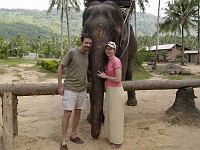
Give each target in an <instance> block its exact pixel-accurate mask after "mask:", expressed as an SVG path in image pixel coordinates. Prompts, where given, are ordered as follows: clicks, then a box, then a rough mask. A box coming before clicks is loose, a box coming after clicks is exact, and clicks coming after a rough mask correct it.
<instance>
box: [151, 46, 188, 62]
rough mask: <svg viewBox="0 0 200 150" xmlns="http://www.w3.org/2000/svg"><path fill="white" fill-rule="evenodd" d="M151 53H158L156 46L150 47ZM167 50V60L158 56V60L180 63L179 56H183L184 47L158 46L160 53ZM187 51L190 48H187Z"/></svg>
mask: <svg viewBox="0 0 200 150" xmlns="http://www.w3.org/2000/svg"><path fill="white" fill-rule="evenodd" d="M149 50H151V51H153V52H155V51H156V46H152V47H150V49H149ZM163 50H167V52H168V53H167V56H166V58H163V57H162V56H159V55H158V60H159V61H173V62H176V61H179V60H178V59H177V55H181V51H182V46H181V45H180V44H176V43H175V44H164V45H158V53H159V52H160V51H163ZM185 50H189V49H188V48H185Z"/></svg>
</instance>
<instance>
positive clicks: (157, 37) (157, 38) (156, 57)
mask: <svg viewBox="0 0 200 150" xmlns="http://www.w3.org/2000/svg"><path fill="white" fill-rule="evenodd" d="M159 18H160V0H159V1H158V16H157V32H156V54H155V59H154V63H153V67H152V69H154V70H155V69H156V63H157V59H158V45H159V34H158V32H159Z"/></svg>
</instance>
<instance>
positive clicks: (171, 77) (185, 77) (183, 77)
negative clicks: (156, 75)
mask: <svg viewBox="0 0 200 150" xmlns="http://www.w3.org/2000/svg"><path fill="white" fill-rule="evenodd" d="M165 78H166V79H169V80H191V79H200V75H167V76H165Z"/></svg>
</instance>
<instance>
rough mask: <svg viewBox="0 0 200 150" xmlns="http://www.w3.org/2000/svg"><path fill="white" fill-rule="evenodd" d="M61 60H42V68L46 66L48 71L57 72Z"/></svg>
mask: <svg viewBox="0 0 200 150" xmlns="http://www.w3.org/2000/svg"><path fill="white" fill-rule="evenodd" d="M59 62H60V61H58V60H42V61H41V66H42V68H44V69H46V70H48V71H51V72H54V73H56V72H57V70H58V65H59Z"/></svg>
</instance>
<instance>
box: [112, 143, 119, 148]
mask: <svg viewBox="0 0 200 150" xmlns="http://www.w3.org/2000/svg"><path fill="white" fill-rule="evenodd" d="M119 147H120V144H112V145H111V148H113V149H116V148H119Z"/></svg>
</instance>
